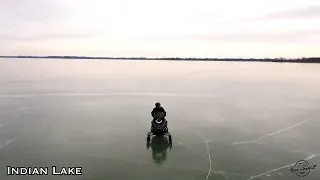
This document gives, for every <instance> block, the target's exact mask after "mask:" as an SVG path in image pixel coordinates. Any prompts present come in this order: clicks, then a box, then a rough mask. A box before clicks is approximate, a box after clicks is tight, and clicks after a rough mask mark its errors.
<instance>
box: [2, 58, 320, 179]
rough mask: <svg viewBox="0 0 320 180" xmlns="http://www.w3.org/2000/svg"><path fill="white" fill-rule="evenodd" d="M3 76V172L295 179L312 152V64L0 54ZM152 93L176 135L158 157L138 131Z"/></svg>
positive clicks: (317, 88)
mask: <svg viewBox="0 0 320 180" xmlns="http://www.w3.org/2000/svg"><path fill="white" fill-rule="evenodd" d="M0 87H1V88H0V179H5V180H6V179H8V180H11V179H12V180H17V179H19V180H20V179H22V180H25V179H36V180H37V179H50V180H51V179H59V180H60V179H77V180H78V179H79V180H87V179H98V180H100V179H108V180H112V179H115V180H121V179H124V180H125V179H133V180H135V179H137V180H138V179H139V180H144V179H145V180H149V179H154V180H157V179H166V180H169V179H172V180H180V179H181V180H207V179H208V180H214V179H217V180H225V179H228V180H247V179H260V180H264V179H270V180H275V179H281V180H282V179H284V180H287V179H288V180H289V179H290V180H291V179H300V177H299V176H297V175H296V174H293V173H292V172H290V171H289V169H290V167H292V166H293V165H294V164H295V163H296V162H297V161H299V160H302V159H307V160H308V162H309V163H310V164H320V158H319V156H318V155H320V142H319V139H318V137H319V135H320V133H319V129H320V111H319V107H320V65H318V64H293V63H292V64H288V63H260V62H257V63H254V62H235V63H233V62H185V61H183V62H178V61H124V60H110V61H109V60H49V59H47V60H39V59H19V60H18V59H1V60H0ZM157 101H159V102H161V103H162V105H163V106H164V108H165V109H166V111H167V113H168V116H167V119H168V121H169V130H170V131H171V133H172V136H173V147H172V149H171V150H170V149H169V148H168V149H167V147H166V143H165V142H164V141H163V142H162V140H163V139H158V141H157V143H158V144H157V147H160V150H161V151H166V155H167V156H166V159H162V163H159V161H157V160H155V159H154V157H153V152H152V151H154V150H152V149H147V148H146V141H145V139H146V135H147V132H148V131H149V129H150V121H151V117H150V111H151V110H152V108H153V105H154V103H155V102H157ZM155 142H156V141H155ZM6 166H20V167H21V166H37V167H39V166H48V167H51V166H57V167H63V166H77V167H83V175H82V176H6ZM319 168H320V167H318V168H316V169H315V170H311V172H310V173H309V174H308V175H307V176H306V177H304V178H303V179H306V180H317V179H319V178H320V169H319Z"/></svg>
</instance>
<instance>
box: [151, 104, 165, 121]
mask: <svg viewBox="0 0 320 180" xmlns="http://www.w3.org/2000/svg"><path fill="white" fill-rule="evenodd" d="M155 106H156V107H155V108H153V110H152V111H151V116H152V117H153V119H155V115H156V114H157V113H158V112H161V113H162V115H163V119H164V117H166V115H167V112H166V111H165V110H164V108H163V107H161V104H160V103H159V102H157V103H156V104H155ZM164 120H165V119H164Z"/></svg>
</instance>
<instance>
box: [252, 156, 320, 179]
mask: <svg viewBox="0 0 320 180" xmlns="http://www.w3.org/2000/svg"><path fill="white" fill-rule="evenodd" d="M316 156H319V154H313V155H311V156H309V157H307V158H306V159H304V160H305V161H307V160H310V159H312V158H315V157H316ZM295 164H296V163H292V164H288V165H285V166H282V167H279V168H277V169H272V170H270V171H267V172H264V173H261V174H258V175H254V176H251V177H250V178H248V179H246V180H251V179H255V178H257V177H260V176H263V175H266V174H269V173H271V172H275V171H279V170H281V169H284V168H287V167H290V166H294V165H295Z"/></svg>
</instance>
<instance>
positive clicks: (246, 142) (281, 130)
mask: <svg viewBox="0 0 320 180" xmlns="http://www.w3.org/2000/svg"><path fill="white" fill-rule="evenodd" d="M312 119H313V118H309V119H306V120H304V121H302V122H299V123H297V124H294V125H292V126H289V127H286V128H284V129H280V130H278V131H275V132H272V133H270V134H266V135H264V136H262V137H260V138H258V139H256V140H253V141H242V142H235V143H232V145H237V144H250V143H256V142H258V141H260V140H261V139H264V138H266V137H269V136H273V135H275V134H279V133H281V132H283V131H287V130H289V129H292V128H294V127H297V126H300V125H302V124H304V123H306V122H308V121H311V120H312Z"/></svg>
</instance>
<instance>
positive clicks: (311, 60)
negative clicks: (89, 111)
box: [0, 56, 320, 63]
mask: <svg viewBox="0 0 320 180" xmlns="http://www.w3.org/2000/svg"><path fill="white" fill-rule="evenodd" d="M0 58H7V59H10V58H11V59H87V60H88V59H95V60H162V61H220V62H221V61H224V62H278V63H320V57H310V58H292V59H289V58H288V59H285V58H179V57H177V58H174V57H171V58H147V57H86V56H0Z"/></svg>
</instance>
